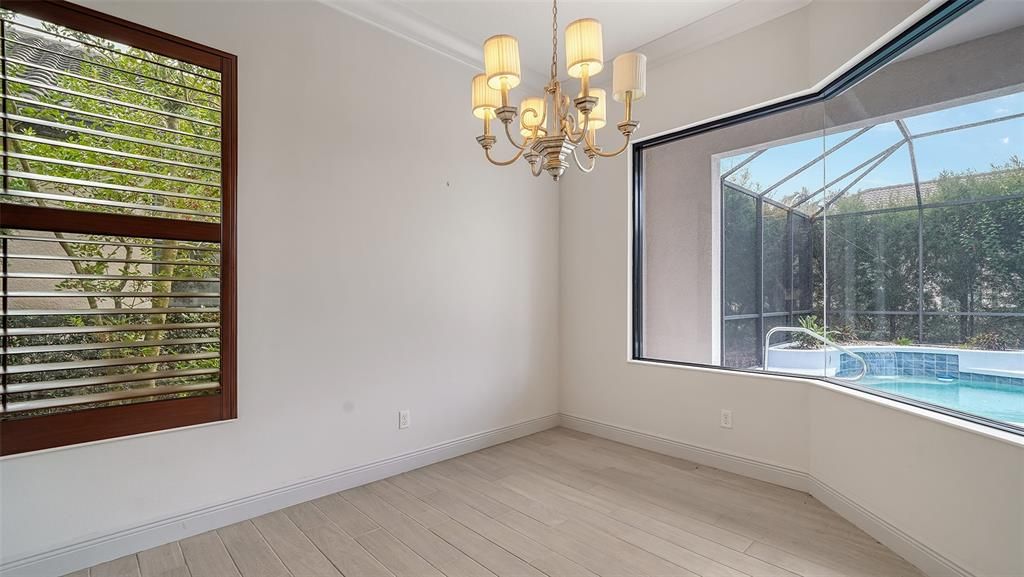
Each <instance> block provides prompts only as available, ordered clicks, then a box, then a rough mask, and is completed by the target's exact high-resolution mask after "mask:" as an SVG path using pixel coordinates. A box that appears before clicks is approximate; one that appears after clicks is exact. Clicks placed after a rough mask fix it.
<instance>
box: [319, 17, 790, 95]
mask: <svg viewBox="0 0 1024 577" xmlns="http://www.w3.org/2000/svg"><path fill="white" fill-rule="evenodd" d="M322 1H324V2H326V3H328V4H330V5H332V6H334V7H335V8H338V9H339V10H342V11H344V12H347V13H349V14H351V15H353V16H355V17H357V18H360V19H362V20H364V21H366V22H369V23H371V24H374V25H376V26H378V27H381V28H384V29H386V30H388V31H390V32H392V33H395V34H398V35H400V36H403V37H406V38H407V39H409V40H412V41H414V42H418V43H420V44H422V45H424V46H425V47H428V48H431V49H433V50H437V51H439V52H442V53H444V54H446V55H448V56H450V57H453V58H455V59H457V60H460V61H462V62H464V63H466V64H468V65H470V66H473V67H475V68H479V67H480V66H481V58H482V46H483V42H484V40H486V39H487V38H488V37H490V36H492V35H494V34H512V35H514V36H516V37H518V38H519V50H520V60H521V62H522V68H523V75H524V77H525V78H524V80H525V81H526V82H527V83H531V84H534V85H537V86H539V85H541V84H543V83H544V82H545V81H546V79H547V77H548V75H549V70H550V66H551V4H550V2H547V1H544V0H518V1H512V0H461V1H452V0H376V1H374V0H322ZM809 1H810V0H773V1H771V2H765V1H762V0H615V1H608V0H604V1H601V0H561V2H559V4H558V27H559V39H558V40H559V44H560V45H561V44H562V43H563V42H564V31H565V26H566V25H567V24H568V23H570V22H572V21H573V20H576V19H579V18H585V17H589V18H597V19H598V20H600V21H601V23H602V25H603V30H604V55H605V60H606V62H610V61H611V60H612V59H613V58H614V57H615V56H617V55H619V54H621V53H623V52H628V51H630V50H634V49H636V48H638V47H644V51H645V53H647V55H648V57H649V58H652V59H656V58H657V57H658V56H659V55H663V54H665V53H669V52H671V53H675V52H679V51H683V50H686V49H691V50H692V49H696V48H698V47H699V46H697V45H696V44H695V43H700V44H701V45H706V44H707V43H710V42H714V41H717V40H720V39H721V38H724V37H727V36H729V35H732V34H736V33H738V32H741V31H743V30H745V29H747V28H750V27H752V26H756V25H758V24H761V23H763V22H766V21H768V20H771V19H773V18H777V17H779V16H781V15H782V14H785V13H787V12H789V11H792V10H795V9H797V8H800V7H802V6H804V5H806V4H807V3H808V2H809ZM684 29H685V30H684ZM683 32H686V34H683ZM652 43H653V44H652ZM560 50H561V47H560ZM558 66H559V74H560V75H562V76H564V75H565V61H564V53H561V52H560V56H559V63H558ZM601 76H604V73H602V74H601Z"/></svg>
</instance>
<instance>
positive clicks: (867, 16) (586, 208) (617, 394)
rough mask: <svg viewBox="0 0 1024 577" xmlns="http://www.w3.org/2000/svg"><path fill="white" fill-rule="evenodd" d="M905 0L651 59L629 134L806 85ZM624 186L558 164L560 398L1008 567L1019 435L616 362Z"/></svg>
mask: <svg viewBox="0 0 1024 577" xmlns="http://www.w3.org/2000/svg"><path fill="white" fill-rule="evenodd" d="M922 4H923V2H881V3H867V2H834V3H833V2H821V3H819V2H814V3H812V4H811V5H810V6H808V7H806V8H804V9H801V10H798V11H796V12H792V13H790V14H787V15H786V16H783V17H781V18H778V19H776V20H774V21H771V22H768V23H766V24H763V25H761V26H758V27H756V28H753V29H751V30H748V31H746V32H744V33H742V34H740V35H737V36H734V37H732V38H729V39H726V40H724V41H722V42H719V43H717V44H714V45H712V46H709V47H706V48H704V49H701V50H699V51H697V52H693V53H690V54H685V55H682V56H680V57H678V58H676V59H674V60H671V61H668V62H665V63H663V64H661V65H660V66H657V67H652V68H651V69H650V70H648V94H649V96H648V98H646V99H645V100H642V101H640V102H639V103H637V104H636V105H635V106H634V116H635V118H637V119H639V120H640V128H639V134H640V135H641V137H644V136H648V135H652V134H657V133H661V132H666V131H671V130H674V129H677V128H679V127H682V126H685V125H688V124H693V123H699V122H701V121H703V120H704V119H708V118H712V117H716V116H722V115H726V114H729V113H730V112H732V111H736V110H740V109H744V108H749V107H755V106H758V105H759V104H760V103H763V102H767V101H771V100H775V99H779V98H782V97H785V96H786V95H789V94H793V93H795V92H798V91H802V90H806V89H808V88H809V87H810V86H812V85H813V84H815V83H817V82H818V81H819V80H821V79H822V78H824V77H825V76H826V75H828V74H830V73H831V72H832V71H833V70H834V69H835V68H836V67H838V66H839V65H840V64H842V63H844V62H847V61H848V60H850V59H852V58H854V57H855V56H856V55H857V53H858V52H860V51H862V50H863V49H865V48H867V47H868V46H869V45H871V44H872V43H873V42H875V41H876V40H877V39H878V38H879V37H881V36H882V35H883V34H885V33H886V32H887V31H888V30H890V29H892V28H894V27H896V26H897V25H899V24H900V23H901V21H902V20H903V19H904V18H905V17H906V16H908V15H910V14H911V13H912V12H913V11H914V10H915V9H917V8H919V7H920V6H921V5H922ZM933 6H934V4H933ZM608 115H609V116H608V117H609V119H615V118H617V117H619V115H621V108H620V107H619V106H618V105H615V106H610V107H609V110H608ZM605 130H607V129H605ZM614 136H615V135H614V131H611V132H608V133H607V134H604V135H602V141H608V142H611V141H612V140H613V137H614ZM630 183H631V173H630V170H629V167H628V159H627V158H626V155H624V156H623V157H620V158H617V159H613V160H603V161H601V162H599V163H598V166H597V169H596V170H595V171H594V172H593V173H592V174H590V175H587V176H580V175H579V174H577V173H575V172H573V171H570V173H569V174H568V175H567V176H566V177H565V178H564V179H563V181H562V184H561V201H562V206H561V210H560V214H561V220H562V222H561V228H560V231H561V251H562V254H561V262H562V277H561V278H562V282H561V291H562V299H561V303H562V304H561V315H562V332H561V343H562V387H561V402H560V406H561V409H562V411H563V412H564V413H568V414H570V415H575V416H578V417H581V418H583V419H587V420H589V421H596V422H598V423H605V424H610V425H615V426H618V427H622V428H624V429H628V430H631V431H640V432H644V433H649V434H651V435H654V436H655V437H661V438H664V439H669V440H672V441H675V443H668V444H666V443H662V444H660V445H658V446H662V447H676V448H679V450H680V451H682V452H683V453H685V454H688V455H690V456H692V457H694V458H699V459H703V460H704V461H705V462H712V463H716V464H719V465H721V466H726V467H731V468H733V469H734V470H737V471H741V472H745V473H753V474H760V475H761V476H763V477H765V478H772V479H775V480H781V481H784V482H789V483H791V484H795V485H798V486H801V485H802V486H807V487H808V488H810V489H812V490H813V491H814V494H815V495H816V496H818V497H820V498H822V499H825V500H826V502H830V504H832V505H833V506H838V505H837V501H835V498H834V495H833V494H832V493H831V492H830V491H829V490H828V489H826V487H830V488H832V489H835V490H836V491H837V492H838V493H839V494H842V495H843V496H845V497H846V498H848V499H850V500H851V501H852V502H854V503H855V504H856V505H857V507H859V508H854V509H850V508H847V509H841V511H842V512H843V513H844V514H847V515H852V518H853V519H854V520H856V521H858V522H862V521H864V520H865V519H871V522H872V523H874V525H873V528H875V529H878V528H879V527H885V529H884V530H880V531H879V530H876V531H875V536H876V537H879V538H882V539H883V540H884V541H885V542H886V543H887V544H889V545H890V546H894V547H897V551H898V552H900V553H901V554H903V555H907V556H908V557H910V558H911V560H913V561H915V562H918V563H922V564H925V563H927V562H928V560H932V561H934V560H935V559H939V558H944V559H946V560H949V561H951V562H952V563H954V564H956V565H958V566H959V568H960V569H963V570H966V571H969V572H972V573H974V574H976V575H1020V574H1024V554H1022V552H1021V551H1022V550H1021V548H1020V547H1019V544H1020V543H1022V542H1024V490H1022V489H1021V488H1022V487H1024V445H1022V444H1021V442H1020V441H1019V439H1017V440H1013V439H1012V438H1011V437H1012V435H1009V434H1006V435H999V434H996V433H989V432H986V431H984V430H983V429H981V428H979V427H974V426H971V425H967V424H965V423H963V422H955V421H953V420H952V419H947V418H944V417H940V416H937V415H935V414H929V413H927V412H925V411H919V410H916V409H911V408H907V407H905V406H901V405H898V404H895V403H889V402H884V401H879V400H877V398H875V397H871V396H869V395H862V394H854V393H851V392H849V391H848V390H846V389H841V388H838V387H832V386H828V385H822V384H817V383H814V382H810V381H803V380H798V379H785V378H775V377H765V376H759V375H749V374H739V373H730V372H724V371H717V370H705V369H693V368H686V367H672V366H658V365H652V364H644V363H631V362H628V360H627V359H628V354H629V344H630V342H631V335H630V328H629V307H630V295H629V291H630V288H629V287H630V279H629V275H630V269H629V254H630V253H629V251H630V239H629V218H630V216H629V215H630V193H629V191H630ZM681 234H686V235H689V234H690V233H689V232H686V231H683V232H681ZM681 242H683V243H684V245H683V246H680V247H679V252H680V254H681V255H682V256H681V258H685V259H687V260H686V262H693V263H701V262H704V263H714V262H717V259H718V258H719V255H718V254H717V253H716V252H714V250H713V246H712V243H711V242H710V239H708V238H701V237H697V236H693V235H691V236H687V237H685V238H681ZM692 277H693V278H692V281H693V283H694V285H695V286H694V287H691V289H693V290H698V291H704V294H708V295H710V294H711V291H712V290H715V288H714V287H713V285H711V284H710V283H712V282H714V280H715V279H714V278H712V279H710V280H709V279H704V278H702V275H701V274H694V275H692ZM690 310H692V311H693V312H694V313H695V314H696V316H695V318H694V320H693V323H694V324H695V325H697V328H695V329H693V333H694V334H696V333H697V332H699V331H701V330H707V331H708V335H709V336H708V337H707V338H711V337H710V335H711V329H710V327H709V325H710V322H711V317H709V316H707V315H708V313H709V311H708V307H707V305H703V304H702V305H700V307H697V306H696V305H694V306H691V307H690ZM684 314H685V313H684ZM701 327H709V328H707V329H704V328H701ZM695 354H696V355H706V354H709V352H708V351H707V350H705V349H704V348H700V349H698V351H697V352H696V353H695ZM721 409H731V410H732V411H733V420H734V428H733V429H723V428H720V427H719V426H718V421H719V411H720V410H721ZM580 422H586V421H580ZM599 429H600V430H603V431H605V432H608V431H619V432H620V433H621V436H623V437H624V438H634V439H646V440H647V441H650V440H651V437H645V436H633V437H630V435H629V434H627V433H622V432H621V429H609V428H599ZM647 441H643V442H647ZM651 442H653V441H651ZM655 444H656V445H657V443H655ZM728 456H737V457H739V458H738V459H732V458H729V457H728ZM890 530H893V531H896V532H895V533H890V532H888V531H890ZM900 532H902V535H903V536H898V535H900ZM989 537H991V538H989ZM908 539H910V540H913V541H916V543H917V544H920V545H923V546H924V547H926V548H930V549H931V551H932V552H933V553H934V554H932V553H928V552H927V550H925V549H917V548H916V545H913V546H908V543H912V542H913V541H910V540H908ZM936 555H938V557H937V556H936ZM929 569H930V570H933V571H934V572H935V573H936V574H950V573H951V572H952V571H953V570H951V569H949V568H936V567H935V566H934V565H929Z"/></svg>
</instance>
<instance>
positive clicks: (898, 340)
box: [892, 337, 914, 347]
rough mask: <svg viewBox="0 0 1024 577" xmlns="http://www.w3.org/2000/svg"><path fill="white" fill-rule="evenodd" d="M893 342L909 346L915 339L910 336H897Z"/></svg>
mask: <svg viewBox="0 0 1024 577" xmlns="http://www.w3.org/2000/svg"><path fill="white" fill-rule="evenodd" d="M892 344H894V345H899V346H901V347H909V346H910V345H912V344H914V341H913V340H912V339H911V338H910V337H896V338H895V339H893V341H892Z"/></svg>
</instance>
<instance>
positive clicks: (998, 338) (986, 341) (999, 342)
mask: <svg viewBox="0 0 1024 577" xmlns="http://www.w3.org/2000/svg"><path fill="white" fill-rule="evenodd" d="M963 347H964V348H965V349H981V350H984V351H1005V350H1009V349H1010V348H1011V345H1010V340H1009V339H1008V338H1007V337H1006V336H1005V335H1001V334H999V333H981V334H978V335H974V336H973V337H971V338H969V339H967V342H965V343H964V344H963Z"/></svg>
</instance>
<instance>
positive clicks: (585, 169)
mask: <svg viewBox="0 0 1024 577" xmlns="http://www.w3.org/2000/svg"><path fill="white" fill-rule="evenodd" d="M577 151H578V149H576V148H574V149H572V159H573V160H575V161H576V167H577V168H579V169H580V171H581V172H583V173H584V174H589V173H590V172H591V171H593V170H594V167H595V166H597V158H595V157H593V156H591V157H590V166H589V167H585V166H583V163H582V162H580V157H579V156H578V154H577Z"/></svg>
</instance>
